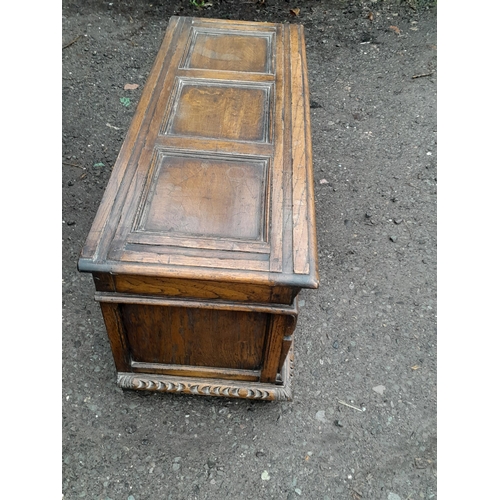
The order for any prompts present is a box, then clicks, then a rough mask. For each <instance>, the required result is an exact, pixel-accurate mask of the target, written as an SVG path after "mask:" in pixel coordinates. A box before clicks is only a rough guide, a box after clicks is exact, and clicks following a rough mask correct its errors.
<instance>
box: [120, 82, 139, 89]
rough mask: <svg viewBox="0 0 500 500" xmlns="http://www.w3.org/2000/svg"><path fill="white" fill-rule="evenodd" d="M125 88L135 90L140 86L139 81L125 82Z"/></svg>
mask: <svg viewBox="0 0 500 500" xmlns="http://www.w3.org/2000/svg"><path fill="white" fill-rule="evenodd" d="M123 88H124V89H125V90H135V89H137V88H139V84H138V83H126V84H125V87H123Z"/></svg>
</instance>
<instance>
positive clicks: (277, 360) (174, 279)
mask: <svg viewBox="0 0 500 500" xmlns="http://www.w3.org/2000/svg"><path fill="white" fill-rule="evenodd" d="M78 268H79V270H80V271H82V272H90V273H92V276H93V278H94V283H95V288H96V295H95V298H96V300H97V301H98V302H99V303H100V306H101V309H102V314H103V318H104V322H105V324H106V329H107V332H108V336H109V340H110V344H111V349H112V352H113V356H114V361H115V365H116V369H117V372H118V385H119V386H120V387H122V388H127V389H139V390H151V391H163V392H178V393H188V394H200V395H208V396H225V397H240V398H256V399H271V400H272V399H290V398H291V390H290V377H291V371H292V363H293V348H292V344H293V335H292V334H293V331H294V328H295V324H296V319H297V294H298V293H299V291H300V290H301V289H302V288H317V287H318V270H317V249H316V228H315V215H314V193H313V169H312V148H311V138H310V122H309V91H308V83H307V70H306V57H305V44H304V37H303V29H302V27H301V26H299V25H281V24H268V23H252V22H240V21H222V20H215V19H197V18H184V17H173V18H171V20H170V23H169V25H168V29H167V32H166V35H165V39H164V41H163V44H162V45H161V48H160V51H159V54H158V56H157V58H156V61H155V63H154V66H153V69H152V70H151V73H150V75H149V78H148V80H147V83H146V85H145V87H144V90H143V94H142V97H141V99H140V101H139V103H138V105H137V111H136V113H135V116H134V118H133V120H132V124H131V126H130V129H129V131H128V133H127V136H126V138H125V141H124V144H123V146H122V148H121V151H120V153H119V156H118V159H117V161H116V164H115V166H114V168H113V171H112V174H111V177H110V180H109V184H108V186H107V189H106V192H105V194H104V197H103V200H102V203H101V205H100V207H99V210H98V212H97V215H96V217H95V220H94V223H93V225H92V228H91V230H90V233H89V236H88V238H87V241H86V243H85V246H84V248H83V250H82V253H81V256H80V259H79V262H78Z"/></svg>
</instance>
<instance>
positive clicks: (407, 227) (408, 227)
mask: <svg viewBox="0 0 500 500" xmlns="http://www.w3.org/2000/svg"><path fill="white" fill-rule="evenodd" d="M403 222H404V223H405V226H406V229H408V232H409V233H410V238H413V236H412V234H411V231H410V226H408V224H407V223H406V221H405V220H404V219H403Z"/></svg>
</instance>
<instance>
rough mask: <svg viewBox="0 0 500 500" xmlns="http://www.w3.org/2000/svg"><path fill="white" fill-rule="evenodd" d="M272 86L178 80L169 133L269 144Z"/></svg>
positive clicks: (169, 122)
mask: <svg viewBox="0 0 500 500" xmlns="http://www.w3.org/2000/svg"><path fill="white" fill-rule="evenodd" d="M270 91H271V85H270V84H253V85H252V84H242V83H239V84H237V83H222V82H213V81H212V82H211V81H207V80H191V79H179V80H178V87H177V92H176V96H175V98H174V102H173V105H172V108H171V111H170V117H169V119H168V121H167V126H166V134H168V135H181V136H192V137H202V138H211V139H229V140H237V141H238V140H239V141H257V142H268V141H269V137H268V135H269V134H268V131H269V117H268V114H269V107H270V94H271V92H270Z"/></svg>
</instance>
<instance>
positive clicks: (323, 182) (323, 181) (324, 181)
mask: <svg viewBox="0 0 500 500" xmlns="http://www.w3.org/2000/svg"><path fill="white" fill-rule="evenodd" d="M319 183H320V184H329V182H328V181H327V180H326V179H321V180H320V181H319Z"/></svg>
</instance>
